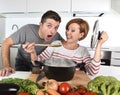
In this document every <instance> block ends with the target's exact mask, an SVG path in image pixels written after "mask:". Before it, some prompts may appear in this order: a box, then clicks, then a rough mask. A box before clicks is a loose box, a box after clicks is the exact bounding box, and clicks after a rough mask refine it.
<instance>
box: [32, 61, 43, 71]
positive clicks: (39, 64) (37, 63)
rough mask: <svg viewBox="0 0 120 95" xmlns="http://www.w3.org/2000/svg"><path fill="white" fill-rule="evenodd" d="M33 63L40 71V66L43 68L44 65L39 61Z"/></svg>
mask: <svg viewBox="0 0 120 95" xmlns="http://www.w3.org/2000/svg"><path fill="white" fill-rule="evenodd" d="M34 63H35V65H36V66H39V67H40V69H42V66H44V64H43V63H42V62H40V61H34Z"/></svg>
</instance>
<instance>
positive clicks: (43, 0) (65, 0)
mask: <svg viewBox="0 0 120 95" xmlns="http://www.w3.org/2000/svg"><path fill="white" fill-rule="evenodd" d="M27 9H28V12H45V11H47V10H54V11H58V12H69V11H70V0H28V2H27Z"/></svg>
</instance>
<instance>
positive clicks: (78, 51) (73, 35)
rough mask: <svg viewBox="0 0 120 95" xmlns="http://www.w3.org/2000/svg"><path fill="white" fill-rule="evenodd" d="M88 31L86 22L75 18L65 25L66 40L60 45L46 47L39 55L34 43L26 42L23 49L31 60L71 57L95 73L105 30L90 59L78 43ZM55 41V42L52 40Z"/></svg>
mask: <svg viewBox="0 0 120 95" xmlns="http://www.w3.org/2000/svg"><path fill="white" fill-rule="evenodd" d="M88 31H89V25H88V23H87V22H86V21H85V20H83V19H81V18H75V19H72V20H70V21H69V22H68V23H67V25H66V41H62V42H61V43H62V46H60V47H48V48H46V50H44V51H43V52H42V53H41V54H40V55H38V56H37V54H36V51H35V46H34V45H35V44H34V43H32V44H30V43H27V44H28V47H27V49H25V51H27V52H28V53H30V55H31V61H32V62H33V64H34V61H41V62H43V61H44V60H46V59H48V58H49V57H51V56H52V57H57V58H65V59H72V60H73V61H75V62H77V63H78V64H81V63H85V69H86V71H87V73H88V74H90V75H95V74H97V73H98V71H99V68H100V63H101V47H102V44H103V43H104V42H105V41H106V40H107V39H108V35H107V33H106V32H101V38H100V40H98V43H97V46H96V50H95V54H94V58H93V59H91V58H90V55H89V53H88V50H87V48H86V47H84V46H81V45H80V44H78V41H81V40H83V39H84V38H86V36H87V34H88ZM53 43H55V42H53Z"/></svg>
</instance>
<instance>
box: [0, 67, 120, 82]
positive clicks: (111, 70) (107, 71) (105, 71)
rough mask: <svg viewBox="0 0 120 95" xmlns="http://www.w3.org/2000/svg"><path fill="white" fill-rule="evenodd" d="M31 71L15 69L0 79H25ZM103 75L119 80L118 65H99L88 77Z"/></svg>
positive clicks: (119, 69)
mask: <svg viewBox="0 0 120 95" xmlns="http://www.w3.org/2000/svg"><path fill="white" fill-rule="evenodd" d="M30 74H31V72H22V71H16V72H15V73H14V74H11V75H9V76H8V77H0V80H1V79H4V78H22V79H27V78H28V77H29V75H30ZM99 75H104V76H114V77H115V78H117V79H118V80H120V67H118V66H103V65H101V68H100V70H99V73H98V74H97V75H95V76H89V77H90V79H93V78H95V77H96V76H99Z"/></svg>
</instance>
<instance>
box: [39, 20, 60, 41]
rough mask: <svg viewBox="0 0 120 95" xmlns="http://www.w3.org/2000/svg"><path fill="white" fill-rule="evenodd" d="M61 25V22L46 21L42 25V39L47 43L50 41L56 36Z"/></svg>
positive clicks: (40, 31) (40, 33)
mask: <svg viewBox="0 0 120 95" xmlns="http://www.w3.org/2000/svg"><path fill="white" fill-rule="evenodd" d="M59 25H60V22H59V21H55V20H53V19H46V22H44V23H40V30H39V35H40V37H41V38H42V39H44V40H46V41H50V40H51V39H52V38H53V37H54V35H55V34H56V32H57V30H58V27H59Z"/></svg>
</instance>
